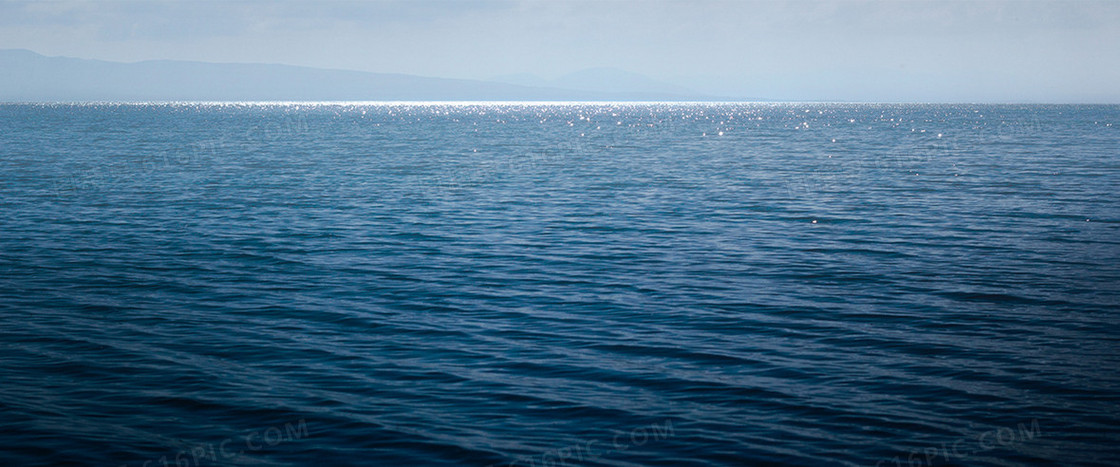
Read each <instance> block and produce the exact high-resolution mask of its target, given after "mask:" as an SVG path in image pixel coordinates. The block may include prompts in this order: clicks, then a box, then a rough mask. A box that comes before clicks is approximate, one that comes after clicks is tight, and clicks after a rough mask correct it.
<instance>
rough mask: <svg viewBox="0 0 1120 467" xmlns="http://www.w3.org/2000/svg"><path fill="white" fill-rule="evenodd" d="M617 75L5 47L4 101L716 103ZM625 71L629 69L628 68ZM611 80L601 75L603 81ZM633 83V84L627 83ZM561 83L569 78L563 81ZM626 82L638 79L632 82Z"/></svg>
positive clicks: (0, 89)
mask: <svg viewBox="0 0 1120 467" xmlns="http://www.w3.org/2000/svg"><path fill="white" fill-rule="evenodd" d="M611 73H612V72H591V74H590V75H589V74H586V73H585V74H579V73H577V74H575V75H571V76H570V77H569V79H568V80H567V82H570V83H572V85H573V86H572V87H565V86H534V85H523V84H510V83H499V82H491V81H476V80H464V79H443V78H428V77H422V76H413V75H405V74H393V73H367V72H360V71H345V70H325V69H318V68H308V67H299V66H289V65H265V64H245V63H205V62H189V61H175V60H156V61H144V62H137V63H120V62H108V61H101V60H84V59H76V58H67V57H46V56H43V55H39V54H37V53H34V52H31V51H28V50H0V101H3V102H58V101H63V102H67V101H230V100H234V101H272V100H286V101H304V100H311V101H331V100H369V101H427V100H467V101H473V100H510V101H534V100H541V101H562V100H584V101H635V100H711V99H712V98H711V97H708V96H702V95H697V94H695V93H691V92H688V91H687V90H684V89H677V88H666V87H663V86H662V87H658V86H654V85H652V84H649V83H648V82H647V83H646V84H643V85H638V84H640V83H642V80H641V79H640V78H635V76H640V75H632V76H623V75H618V74H617V73H615V75H614V77H613V78H612V77H611V76H610V75H611ZM623 73H625V72H623ZM604 77H605V78H607V79H603V78H604ZM627 80H629V81H627ZM557 82H558V83H563V82H565V81H564V80H558V81H557ZM627 82H629V83H631V84H633V85H634V86H633V87H628V85H627V84H626V83H627Z"/></svg>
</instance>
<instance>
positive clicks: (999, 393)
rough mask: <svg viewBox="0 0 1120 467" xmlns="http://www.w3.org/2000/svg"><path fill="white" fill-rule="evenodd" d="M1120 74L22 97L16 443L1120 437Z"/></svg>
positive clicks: (844, 449)
mask: <svg viewBox="0 0 1120 467" xmlns="http://www.w3.org/2000/svg"><path fill="white" fill-rule="evenodd" d="M1118 463H1120V106H1116V105H932V104H929V105H916V104H831V103H819V104H817V103H603V102H600V103H501V102H418V103H405V102H391V103H385V102H323V103H314V102H244V103H199V102H183V103H131V104H118V103H85V104H3V105H0V464H3V465H11V466H39V465H103V466H111V467H124V466H127V467H171V466H175V467H195V466H209V465H245V466H298V465H325V466H327V465H329V466H373V465H385V466H428V465H432V466H522V467H544V466H549V467H552V466H575V465H594V466H647V465H649V466H751V465H805V466H818V465H852V466H856V465H866V466H876V467H887V466H894V467H902V466H906V467H918V466H931V465H999V466H1003V465H1037V464H1045V465H1059V464H1060V465H1117V464H1118Z"/></svg>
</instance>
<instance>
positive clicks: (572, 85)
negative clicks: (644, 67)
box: [491, 68, 710, 98]
mask: <svg viewBox="0 0 1120 467" xmlns="http://www.w3.org/2000/svg"><path fill="white" fill-rule="evenodd" d="M491 80H492V81H497V82H500V83H507V84H516V85H520V86H535V87H550V88H563V89H574V90H579V91H592V92H603V93H619V92H631V93H650V94H672V95H680V96H696V95H698V94H699V93H697V92H695V91H692V90H690V89H688V88H684V87H681V86H677V85H674V84H669V83H665V82H661V81H658V80H655V79H653V78H650V77H648V76H645V75H641V74H638V73H633V72H629V71H624V70H619V69H617V68H589V69H586V70H581V71H577V72H575V73H570V74H567V75H564V76H561V77H559V78H556V79H551V80H549V79H544V78H541V77H539V76H536V75H531V74H516V75H503V76H497V77H494V78H491ZM709 98H710V97H709Z"/></svg>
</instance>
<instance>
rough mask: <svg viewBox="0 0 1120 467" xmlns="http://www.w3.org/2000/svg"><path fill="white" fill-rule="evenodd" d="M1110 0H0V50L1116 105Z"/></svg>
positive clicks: (1118, 74) (1118, 19) (796, 95)
mask: <svg viewBox="0 0 1120 467" xmlns="http://www.w3.org/2000/svg"><path fill="white" fill-rule="evenodd" d="M1118 44H1120V1H1088V0H1085V1H1068V0H1067V1H1057V0H1049V1H1029V0H1017V1H997V0H991V1H951V0H941V1H928V2H927V1H854V0H852V1H805V0H792V1H780V2H779V1H747V0H741V1H734V0H722V1H712V0H687V1H676V0H645V1H640V0H595V1H584V0H553V1H544V0H459V1H447V0H445V1H432V0H374V1H333V0H314V1H296V0H270V1H265V0H226V1H208V0H201V1H199V0H194V1H173V0H144V1H116V0H42V1H7V0H0V48H4V49H29V50H32V51H35V52H38V53H41V54H44V55H50V56H68V57H78V58H92V59H102V60H113V61H126V62H132V61H140V60H151V59H179V60H197V61H208V62H253V63H280V64H290V65H306V66H313V67H322V68H334V69H349V70H362V71H374V72H393V73H408V74H416V75H423V76H434V77H445V78H470V79H489V78H493V77H496V76H502V75H512V74H526V73H527V74H533V75H536V76H540V77H542V78H545V79H551V78H555V77H558V76H561V75H564V74H567V73H573V72H576V71H579V70H582V69H587V68H597V67H610V68H617V69H621V70H626V71H630V72H636V73H641V74H643V75H646V76H649V77H651V78H654V79H658V80H661V81H665V82H668V83H673V84H676V85H681V86H685V87H688V88H691V89H693V90H695V91H698V92H702V93H708V94H713V95H720V96H730V97H740V98H765V99H777V100H816V101H864V102H868V101H877V102H1102V103H1120V45H1118Z"/></svg>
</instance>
